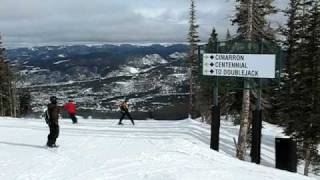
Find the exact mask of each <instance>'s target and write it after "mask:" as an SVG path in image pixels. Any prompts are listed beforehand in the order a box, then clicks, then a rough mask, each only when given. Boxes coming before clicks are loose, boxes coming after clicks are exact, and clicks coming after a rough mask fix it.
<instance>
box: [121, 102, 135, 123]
mask: <svg viewBox="0 0 320 180" xmlns="http://www.w3.org/2000/svg"><path fill="white" fill-rule="evenodd" d="M119 107H120V110H121V114H122V116H121V118H120V121H119V123H118V124H119V125H123V124H122V120H123V118H124V117H125V116H126V115H127V116H128V117H129V118H130V120H131V122H132V125H134V121H133V119H132V117H131V115H130V113H129V105H128V99H127V98H126V99H125V100H124V101H123V102H121V103H120V104H119Z"/></svg>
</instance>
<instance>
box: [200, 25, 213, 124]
mask: <svg viewBox="0 0 320 180" xmlns="http://www.w3.org/2000/svg"><path fill="white" fill-rule="evenodd" d="M217 46H218V34H217V33H216V30H215V28H213V29H212V32H211V35H210V37H209V39H208V43H207V45H206V46H205V52H206V53H216V52H217ZM199 80H200V81H199V82H200V88H199V90H198V92H197V102H196V105H197V109H198V110H199V111H200V114H201V117H202V120H203V121H206V122H207V123H211V110H210V107H211V106H212V104H213V82H214V79H213V77H211V76H202V75H201V73H199Z"/></svg>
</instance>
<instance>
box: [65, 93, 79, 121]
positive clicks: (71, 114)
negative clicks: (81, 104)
mask: <svg viewBox="0 0 320 180" xmlns="http://www.w3.org/2000/svg"><path fill="white" fill-rule="evenodd" d="M63 107H64V109H66V110H67V111H68V114H69V117H70V119H71V120H72V123H73V124H76V123H77V122H78V119H77V117H76V105H75V104H74V102H73V100H72V99H70V100H69V102H68V103H65V104H64V105H63Z"/></svg>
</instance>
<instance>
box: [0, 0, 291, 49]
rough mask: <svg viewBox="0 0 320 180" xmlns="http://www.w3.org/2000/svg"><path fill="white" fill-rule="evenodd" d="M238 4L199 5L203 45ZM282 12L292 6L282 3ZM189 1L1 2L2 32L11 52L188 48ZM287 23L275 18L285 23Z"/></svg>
mask: <svg viewBox="0 0 320 180" xmlns="http://www.w3.org/2000/svg"><path fill="white" fill-rule="evenodd" d="M234 1H235V0H197V1H196V6H197V7H196V10H197V22H198V24H199V25H200V28H199V30H198V31H199V34H200V37H201V39H202V40H207V39H208V36H209V34H210V32H211V30H212V27H213V26H215V27H216V29H217V31H218V32H219V33H220V36H221V37H224V36H225V32H226V29H227V28H230V30H231V31H232V32H233V29H234V28H232V27H231V25H230V24H231V23H230V19H231V17H232V16H233V14H234V6H235V3H234ZM277 1H278V2H280V3H281V4H282V7H283V6H284V4H285V1H287V0H277ZM189 8H190V0H1V3H0V32H1V34H2V36H3V40H2V41H3V43H4V44H5V45H6V46H8V47H10V46H23V45H30V44H31V45H37V44H42V43H45V44H65V43H70V42H73V43H85V42H91V43H108V42H109V43H112V42H118V43H123V42H136V43H139V42H141V43H144V42H185V41H186V37H187V31H188V13H189ZM281 19H282V18H279V17H278V18H273V20H274V21H275V22H276V21H281Z"/></svg>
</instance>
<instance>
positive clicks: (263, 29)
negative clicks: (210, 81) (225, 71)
mask: <svg viewBox="0 0 320 180" xmlns="http://www.w3.org/2000/svg"><path fill="white" fill-rule="evenodd" d="M236 2H238V5H237V7H236V10H237V13H236V18H235V19H234V20H233V21H232V22H233V24H237V25H238V30H237V32H238V38H237V39H239V40H245V41H247V42H248V43H247V44H248V48H247V53H250V52H252V48H253V44H254V43H255V42H259V41H260V40H261V39H268V40H271V39H272V38H273V36H272V33H271V31H270V29H269V28H268V27H269V26H268V22H267V20H266V16H267V15H270V14H272V13H275V12H276V10H275V8H274V6H272V3H273V0H236ZM249 115H250V86H249V83H248V81H247V80H245V81H244V90H243V100H242V112H241V120H240V130H239V137H238V143H237V157H238V158H239V159H241V160H244V158H245V152H246V143H247V140H248V131H249V127H250V125H249V124H250V123H249Z"/></svg>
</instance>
